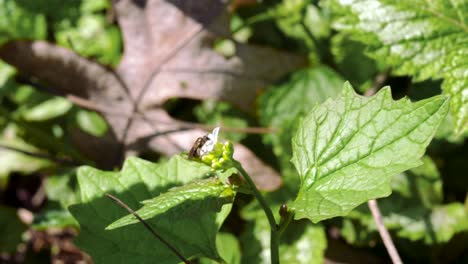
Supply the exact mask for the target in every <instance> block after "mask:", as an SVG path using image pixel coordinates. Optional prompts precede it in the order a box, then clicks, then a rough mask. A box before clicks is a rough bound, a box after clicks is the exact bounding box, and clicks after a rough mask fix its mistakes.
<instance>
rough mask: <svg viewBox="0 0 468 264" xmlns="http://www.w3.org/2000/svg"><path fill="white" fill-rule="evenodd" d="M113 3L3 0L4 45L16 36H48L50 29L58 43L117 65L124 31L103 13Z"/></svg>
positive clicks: (0, 28) (0, 5)
mask: <svg viewBox="0 0 468 264" xmlns="http://www.w3.org/2000/svg"><path fill="white" fill-rule="evenodd" d="M109 6H110V3H109V1H107V0H98V1H95V0H73V1H60V0H52V1H51V0H35V1H29V0H18V1H16V0H2V1H1V2H0V17H1V19H0V32H1V33H3V34H0V36H1V37H0V44H2V43H4V42H6V41H8V40H13V39H30V40H39V39H46V38H47V37H48V36H47V30H48V29H49V30H50V31H51V32H53V38H54V41H55V42H57V44H59V45H62V46H65V47H68V48H71V49H73V50H75V51H76V52H77V53H79V54H81V55H83V56H86V57H90V58H95V59H97V60H98V61H99V62H101V63H103V64H108V65H116V64H117V62H118V61H119V60H120V55H121V54H120V53H121V49H122V44H121V36H120V31H119V30H118V28H117V27H116V26H115V25H112V23H111V22H109V20H108V19H107V18H106V16H105V15H104V13H103V11H105V10H106V9H107V8H109ZM51 7H54V8H51ZM1 12H4V13H1Z"/></svg>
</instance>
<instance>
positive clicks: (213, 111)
mask: <svg viewBox="0 0 468 264" xmlns="http://www.w3.org/2000/svg"><path fill="white" fill-rule="evenodd" d="M193 113H194V114H195V116H196V117H197V119H198V120H199V121H200V122H203V123H206V124H210V125H215V126H226V127H236V128H245V127H247V126H248V121H247V116H246V115H245V114H243V113H242V112H241V111H240V110H237V109H235V108H234V107H233V106H231V105H230V104H228V103H226V102H217V101H214V100H205V101H203V103H202V104H201V105H199V106H197V107H195V108H194V109H193ZM220 137H222V138H225V139H227V140H231V141H234V142H239V141H241V140H242V139H244V138H245V133H229V132H223V131H220Z"/></svg>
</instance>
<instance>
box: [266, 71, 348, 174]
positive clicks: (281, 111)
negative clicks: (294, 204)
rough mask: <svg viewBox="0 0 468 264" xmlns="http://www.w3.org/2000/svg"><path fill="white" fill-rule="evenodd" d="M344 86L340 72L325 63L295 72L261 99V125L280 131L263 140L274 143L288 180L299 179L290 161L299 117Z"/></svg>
mask: <svg viewBox="0 0 468 264" xmlns="http://www.w3.org/2000/svg"><path fill="white" fill-rule="evenodd" d="M342 85H343V80H342V79H341V77H340V76H339V75H338V74H337V73H335V72H334V71H333V70H331V69H330V68H328V67H326V66H318V67H314V68H309V69H304V70H301V71H298V72H296V73H294V74H293V75H292V76H290V78H288V80H286V81H285V82H283V83H281V84H279V85H276V86H273V87H271V88H270V89H269V90H268V91H267V92H266V93H265V94H264V95H262V97H261V98H260V102H259V112H260V122H261V124H262V125H264V126H267V127H272V128H276V129H279V130H280V131H279V132H278V133H275V134H271V135H266V136H265V137H264V139H265V140H264V141H265V142H267V143H270V144H272V145H273V151H274V153H275V154H276V156H277V157H278V161H279V164H280V166H281V170H282V174H283V176H284V177H288V180H291V181H296V179H297V176H296V172H295V170H294V168H293V167H292V164H291V163H290V160H291V157H292V148H291V138H292V135H293V134H294V132H295V131H296V128H297V126H298V122H299V120H300V118H302V117H303V116H305V115H306V114H307V113H308V112H309V111H310V109H312V108H313V107H314V106H315V105H316V104H317V103H321V102H323V101H325V100H326V99H328V98H329V97H335V96H336V95H338V94H339V92H340V90H341V87H342Z"/></svg>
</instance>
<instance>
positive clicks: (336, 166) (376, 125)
mask: <svg viewBox="0 0 468 264" xmlns="http://www.w3.org/2000/svg"><path fill="white" fill-rule="evenodd" d="M447 111H448V99H447V98H444V97H442V96H437V97H433V98H430V99H427V100H422V101H419V102H416V103H411V102H410V101H409V100H408V99H402V100H399V101H393V99H392V97H391V94H390V89H389V88H388V87H387V88H384V89H382V90H381V91H380V92H379V93H378V94H377V95H375V96H373V97H371V98H366V97H362V96H359V95H357V94H355V92H354V90H353V88H352V87H351V86H350V85H349V84H348V83H345V85H344V88H343V91H342V94H341V96H339V97H338V98H336V99H334V100H331V99H330V100H328V101H326V102H325V103H323V104H321V105H318V106H316V107H314V108H313V110H312V111H311V112H310V113H309V114H308V115H307V116H306V117H305V118H304V120H303V121H302V122H301V125H300V127H299V129H298V131H297V133H296V135H295V136H294V138H293V159H292V162H293V163H294V165H295V167H296V169H297V170H298V172H299V175H300V177H301V187H300V191H299V194H298V196H297V198H296V200H295V201H294V203H292V204H291V207H292V208H294V209H295V210H296V214H295V217H296V218H297V219H300V218H309V219H310V220H312V221H313V222H318V221H320V220H323V219H327V218H331V217H335V216H341V215H346V214H347V213H348V212H349V211H350V210H352V209H353V208H354V207H356V206H358V205H359V204H361V203H364V202H366V201H368V200H370V199H375V198H378V197H384V196H388V195H389V194H390V193H391V189H390V181H391V177H392V176H393V175H395V174H398V173H401V172H403V171H405V170H407V169H410V168H413V167H415V166H417V165H419V164H420V160H419V159H420V158H421V157H422V155H423V154H424V152H425V149H426V147H427V145H428V144H429V142H430V141H431V139H432V137H433V136H434V134H435V131H436V130H437V127H438V126H439V124H440V123H441V121H442V120H443V118H445V115H446V113H447Z"/></svg>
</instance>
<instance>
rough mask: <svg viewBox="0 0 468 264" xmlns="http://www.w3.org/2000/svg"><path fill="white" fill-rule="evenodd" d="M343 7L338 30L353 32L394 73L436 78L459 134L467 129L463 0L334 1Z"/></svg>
mask: <svg viewBox="0 0 468 264" xmlns="http://www.w3.org/2000/svg"><path fill="white" fill-rule="evenodd" d="M338 2H339V3H340V4H341V5H343V6H344V7H346V8H347V11H345V12H343V21H341V23H337V24H336V28H338V29H343V30H346V31H348V32H351V33H353V34H354V37H355V38H356V39H358V40H360V41H362V42H364V43H365V44H367V45H369V46H370V49H371V51H370V53H371V55H372V56H374V57H375V58H378V59H382V60H384V61H385V62H386V63H387V64H388V65H391V66H394V69H395V73H397V74H401V75H413V77H414V79H415V80H416V81H421V80H426V79H440V78H443V79H444V82H443V85H442V88H443V90H444V93H445V94H448V95H450V96H451V99H450V105H451V107H450V111H451V114H452V116H453V118H454V128H455V131H456V133H457V134H462V133H463V131H465V130H467V129H468V96H467V95H468V72H467V71H466V64H467V62H468V59H467V58H468V45H466V43H467V41H468V24H467V21H466V18H465V14H466V13H468V2H467V1H421V0H410V1H397V0H364V1H362V0H359V1H355V0H352V1H349V0H338Z"/></svg>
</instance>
